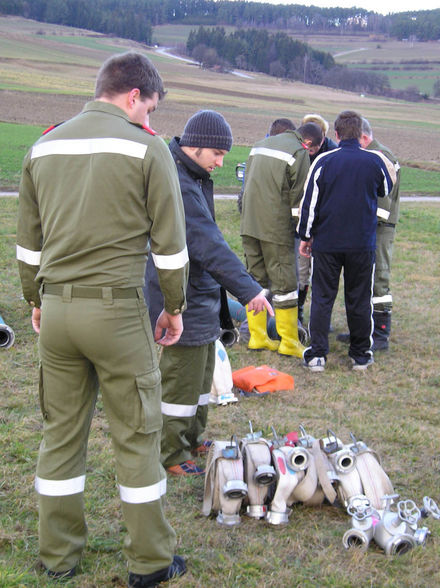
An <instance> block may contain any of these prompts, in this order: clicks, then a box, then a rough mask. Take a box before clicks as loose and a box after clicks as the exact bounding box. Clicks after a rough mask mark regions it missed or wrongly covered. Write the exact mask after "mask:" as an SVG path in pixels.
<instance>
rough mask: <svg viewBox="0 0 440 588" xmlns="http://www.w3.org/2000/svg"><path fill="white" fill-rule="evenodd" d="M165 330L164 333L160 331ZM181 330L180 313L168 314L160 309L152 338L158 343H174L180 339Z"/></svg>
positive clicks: (166, 344)
mask: <svg viewBox="0 0 440 588" xmlns="http://www.w3.org/2000/svg"><path fill="white" fill-rule="evenodd" d="M164 330H165V335H163V336H162V332H163V331H164ZM182 332H183V321H182V315H181V314H170V313H168V312H167V311H166V310H162V312H161V313H160V315H159V317H158V319H157V321H156V328H155V329H154V340H155V341H156V343H159V345H165V346H168V345H174V343H177V341H178V340H179V339H180V335H181V334H182Z"/></svg>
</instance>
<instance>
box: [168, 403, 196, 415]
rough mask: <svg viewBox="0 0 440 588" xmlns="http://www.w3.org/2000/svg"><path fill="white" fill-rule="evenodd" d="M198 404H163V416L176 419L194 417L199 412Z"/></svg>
mask: <svg viewBox="0 0 440 588" xmlns="http://www.w3.org/2000/svg"><path fill="white" fill-rule="evenodd" d="M197 407H198V404H194V405H193V404H170V403H168V402H162V414H164V415H166V416H175V417H193V416H194V415H195V414H196V412H197Z"/></svg>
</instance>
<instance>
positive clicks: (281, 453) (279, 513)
mask: <svg viewBox="0 0 440 588" xmlns="http://www.w3.org/2000/svg"><path fill="white" fill-rule="evenodd" d="M291 449H292V448H291V447H289V446H282V447H278V448H274V449H272V462H273V464H274V467H275V470H276V472H277V488H276V490H275V494H274V497H273V499H272V502H271V504H270V509H269V510H268V511H267V514H266V521H267V522H268V523H269V524H271V525H286V524H287V523H288V522H289V515H290V512H291V511H290V508H288V503H289V502H290V504H292V502H293V501H290V500H289V499H290V497H291V496H292V494H293V491H294V490H295V487H296V486H297V485H298V483H299V482H300V481H301V480H302V479H303V478H304V470H297V471H295V470H294V469H292V466H291V464H290V463H288V459H289V454H290V453H291Z"/></svg>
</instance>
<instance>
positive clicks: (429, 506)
mask: <svg viewBox="0 0 440 588" xmlns="http://www.w3.org/2000/svg"><path fill="white" fill-rule="evenodd" d="M420 513H421V515H422V518H424V519H426V518H427V517H429V516H430V515H431V516H432V518H433V519H436V520H440V509H439V507H438V505H437V503H436V502H435V500H433V499H432V498H430V497H429V496H424V498H423V507H422V508H421V510H420Z"/></svg>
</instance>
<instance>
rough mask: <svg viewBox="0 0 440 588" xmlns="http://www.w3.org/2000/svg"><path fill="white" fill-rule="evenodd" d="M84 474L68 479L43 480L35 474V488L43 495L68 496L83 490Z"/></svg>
mask: <svg viewBox="0 0 440 588" xmlns="http://www.w3.org/2000/svg"><path fill="white" fill-rule="evenodd" d="M85 483H86V477H85V476H78V477H77V478H70V479H69V480H45V479H44V478H39V477H38V476H35V490H36V491H37V492H38V494H42V495H43V496H70V495H71V494H79V493H80V492H84V486H85Z"/></svg>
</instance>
